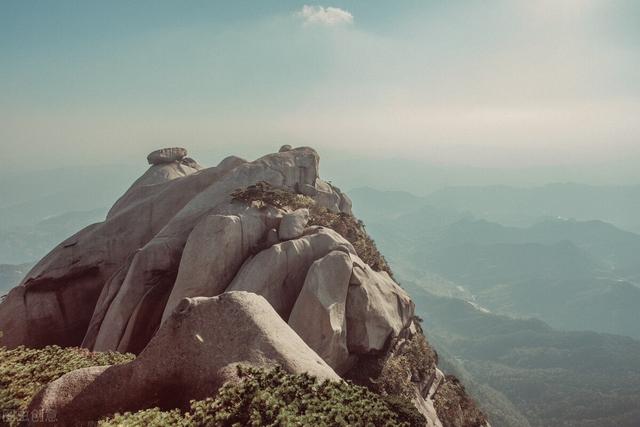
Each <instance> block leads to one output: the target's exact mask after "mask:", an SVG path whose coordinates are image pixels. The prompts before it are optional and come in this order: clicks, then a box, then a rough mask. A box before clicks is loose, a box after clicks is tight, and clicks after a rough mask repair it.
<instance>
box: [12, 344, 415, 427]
mask: <svg viewBox="0 0 640 427" xmlns="http://www.w3.org/2000/svg"><path fill="white" fill-rule="evenodd" d="M133 358H134V356H133V355H132V354H121V353H116V352H108V353H96V352H91V351H88V350H86V349H82V348H76V347H70V348H61V347H58V346H49V347H46V348H43V349H30V348H25V347H18V348H16V349H13V350H7V349H6V348H0V360H1V361H2V362H0V411H1V412H2V414H3V415H4V418H3V423H7V424H8V425H18V424H19V422H20V419H21V418H24V417H23V415H25V414H26V412H25V411H26V409H27V406H28V405H29V402H30V401H31V399H32V398H33V397H34V396H35V395H36V394H37V393H38V391H39V390H40V389H41V388H42V387H43V386H44V385H46V384H47V383H50V382H52V381H54V380H56V379H58V378H59V377H61V376H62V375H64V374H66V373H67V372H70V371H72V370H75V369H79V368H86V367H90V366H102V365H112V364H119V363H126V362H129V361H131V360H133ZM238 376H239V378H240V381H239V382H230V383H227V384H226V385H225V386H223V387H222V389H220V392H219V393H218V394H217V396H215V397H211V398H208V399H205V400H200V401H192V402H191V406H190V408H189V410H188V411H186V412H183V411H181V410H180V409H170V410H161V409H159V408H152V409H147V410H142V411H138V412H135V413H130V412H127V413H124V414H116V415H114V416H113V417H112V418H109V419H105V420H102V421H100V425H101V426H105V427H108V426H122V425H127V426H130V425H134V426H135V425H139V426H143V425H144V426H165V425H175V426H184V427H187V426H188V427H191V426H194V427H195V426H202V425H211V426H234V425H254V426H263V425H315V426H340V425H342V426H347V425H375V426H390V427H391V426H418V425H424V422H425V421H424V417H423V416H422V415H421V414H420V413H419V412H418V411H417V410H416V409H415V407H413V405H412V404H411V402H410V401H408V400H406V399H402V398H398V397H397V396H380V395H378V394H376V393H373V392H371V391H370V390H368V389H367V388H365V387H360V386H357V385H354V384H353V383H351V382H331V381H324V382H319V381H318V380H317V379H316V378H314V377H312V376H310V375H308V374H298V375H294V374H288V373H286V372H285V371H283V370H282V369H281V368H279V367H276V368H273V369H271V370H264V369H257V368H251V367H242V366H238ZM26 415H28V414H26Z"/></svg>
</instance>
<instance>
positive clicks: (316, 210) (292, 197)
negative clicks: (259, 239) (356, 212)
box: [232, 182, 393, 277]
mask: <svg viewBox="0 0 640 427" xmlns="http://www.w3.org/2000/svg"><path fill="white" fill-rule="evenodd" d="M232 197H233V199H234V200H236V201H242V202H245V203H248V204H252V205H254V206H256V207H266V206H273V207H275V208H279V209H288V210H292V211H293V210H296V209H302V208H307V209H309V213H310V218H309V224H308V225H309V226H313V225H320V226H323V227H327V228H331V229H333V230H334V231H336V232H337V233H338V234H340V235H341V236H342V237H344V238H345V239H347V240H348V241H349V243H351V244H352V245H353V248H354V249H355V251H356V253H357V254H358V256H359V257H360V258H361V259H362V260H363V261H364V262H366V263H367V264H368V265H369V266H370V267H371V268H373V269H374V270H375V271H386V272H387V273H389V275H390V276H392V277H393V274H392V272H391V268H390V267H389V264H387V260H386V259H385V258H384V256H383V255H382V254H381V253H380V251H379V250H378V248H377V246H376V244H375V242H374V241H373V239H372V238H371V237H370V236H369V234H367V232H366V230H365V227H364V223H363V222H362V221H360V220H359V219H357V218H356V217H354V216H353V215H349V214H348V213H344V212H332V211H330V210H329V209H327V208H323V207H320V206H318V205H317V204H316V202H315V201H314V200H313V199H312V198H311V197H308V196H305V195H302V194H297V193H293V192H291V191H287V190H284V189H280V188H276V187H273V186H271V185H270V184H268V183H266V182H259V183H257V184H255V185H251V186H249V187H246V188H243V189H239V190H236V191H235V192H234V193H233V194H232Z"/></svg>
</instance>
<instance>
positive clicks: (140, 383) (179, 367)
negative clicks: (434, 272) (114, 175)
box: [0, 146, 438, 425]
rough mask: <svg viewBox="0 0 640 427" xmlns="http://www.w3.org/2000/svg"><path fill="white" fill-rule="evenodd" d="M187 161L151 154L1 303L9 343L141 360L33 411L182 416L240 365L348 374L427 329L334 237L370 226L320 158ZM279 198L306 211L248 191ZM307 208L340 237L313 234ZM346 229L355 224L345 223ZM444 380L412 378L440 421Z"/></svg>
mask: <svg viewBox="0 0 640 427" xmlns="http://www.w3.org/2000/svg"><path fill="white" fill-rule="evenodd" d="M186 155H187V153H186V150H184V149H181V148H171V149H162V150H158V151H155V152H153V153H151V154H150V155H149V162H150V163H151V164H152V166H151V167H150V168H149V169H148V170H147V172H145V174H144V175H143V176H142V177H140V178H139V179H138V180H137V181H136V182H135V183H134V184H133V185H132V186H131V187H130V188H129V189H128V190H127V192H126V193H125V194H124V195H123V196H122V197H121V198H120V199H119V200H118V201H117V202H116V203H115V204H114V206H113V207H112V208H111V210H110V211H109V213H108V215H107V217H106V219H105V221H104V222H101V223H97V224H93V225H90V226H88V227H86V228H85V229H83V230H81V231H79V232H78V233H76V234H75V235H73V236H71V237H70V238H68V239H67V240H65V241H64V242H62V243H61V244H60V245H58V246H57V247H56V248H54V249H53V250H52V251H51V252H50V253H49V254H48V255H47V256H45V257H44V258H43V259H42V260H41V261H40V262H39V263H37V264H36V265H35V266H34V267H33V268H32V270H31V271H30V272H29V273H28V274H27V275H26V276H25V278H24V279H23V281H22V282H21V284H20V285H19V286H17V287H16V288H14V289H13V290H11V291H10V293H9V294H8V295H7V297H6V298H5V299H4V300H3V301H2V302H0V331H2V332H3V334H2V335H0V345H2V346H6V347H9V348H13V347H17V346H19V345H26V346H29V347H42V346H46V345H51V344H57V345H61V346H80V345H81V346H83V347H86V348H88V349H91V350H94V351H110V350H117V351H121V352H133V353H136V354H139V357H138V358H137V359H136V360H135V361H134V362H131V363H128V364H126V365H121V366H113V367H109V368H101V369H98V368H90V369H87V370H80V371H74V372H71V373H69V374H67V375H65V376H63V377H62V378H60V379H59V380H57V381H55V382H53V383H52V384H50V385H49V386H48V387H47V388H46V389H45V390H44V391H43V392H42V393H41V394H40V395H39V396H38V398H37V399H36V400H34V402H33V404H32V407H33V409H55V410H57V411H59V414H60V416H61V417H62V419H63V420H64V419H71V417H76V418H74V419H77V420H93V419H95V418H94V417H95V416H97V415H105V414H110V413H113V412H116V411H120V412H122V411H126V410H137V409H142V408H146V407H149V405H154V406H155V405H157V404H158V402H160V403H162V404H163V405H164V404H166V406H167V407H171V405H182V404H183V403H185V402H183V401H178V400H180V399H183V400H184V399H186V400H187V401H188V400H189V399H197V398H201V397H206V396H209V395H211V394H212V393H214V392H215V390H217V388H218V387H219V386H220V385H221V384H222V383H224V382H225V381H228V380H233V379H234V374H235V371H234V370H233V369H232V365H234V364H237V363H247V364H252V365H257V366H266V365H273V364H280V365H282V366H283V367H284V368H285V369H287V370H288V371H289V372H309V373H311V374H312V375H316V376H319V377H320V378H328V379H339V377H338V376H337V374H340V375H343V374H345V375H346V374H347V373H349V372H351V371H353V370H357V369H358V362H359V361H361V360H365V359H367V358H369V359H371V358H375V357H382V356H383V355H384V354H386V353H385V352H388V351H390V350H389V346H390V343H391V342H393V341H394V340H397V339H398V337H400V336H401V335H402V334H404V335H406V334H410V335H411V334H417V333H418V330H417V329H416V328H415V327H414V324H413V315H414V305H413V302H412V301H411V299H410V298H409V296H408V295H407V294H406V292H405V291H404V290H403V289H402V288H401V287H400V286H398V285H397V284H396V283H395V281H394V280H393V279H392V278H391V277H390V276H389V274H388V273H386V272H384V271H374V269H372V268H371V267H370V266H369V265H367V263H366V262H365V261H363V259H361V258H360V257H359V256H358V253H357V252H356V250H355V248H354V245H352V243H350V241H349V240H347V238H345V237H344V236H350V234H349V233H348V230H346V231H347V232H345V230H342V231H337V230H338V229H340V228H346V227H356V226H357V227H359V225H357V224H358V222H357V221H356V220H355V219H354V218H353V217H351V216H350V215H352V213H351V201H350V200H349V198H348V197H347V196H346V195H345V194H343V193H342V192H341V191H340V190H339V189H338V188H337V187H335V186H333V185H332V184H330V183H328V182H325V181H322V180H321V179H320V177H319V172H318V167H319V156H318V154H317V153H316V152H315V151H314V150H313V149H311V148H308V147H301V148H291V147H288V146H285V147H283V148H282V149H281V150H280V152H278V153H274V154H269V155H267V156H264V157H262V158H260V159H258V160H255V161H253V162H248V161H246V160H243V159H241V158H238V157H233V156H232V157H227V158H226V159H224V160H222V161H221V162H220V163H219V164H218V165H217V166H215V167H211V168H202V167H200V166H199V165H198V164H197V162H195V161H193V160H192V159H189V158H186ZM269 188H271V189H276V190H277V192H275V191H274V193H277V194H280V195H282V194H286V195H287V196H288V197H290V198H291V199H293V200H295V201H298V202H299V203H298V202H296V203H293V202H288V204H279V203H271V204H269V203H265V202H264V200H262V199H250V198H242V197H239V196H238V195H239V194H243V191H242V190H243V189H244V190H246V191H244V194H246V193H248V192H249V191H248V189H253V190H252V191H260V192H262V193H263V194H262V195H264V192H265V191H267V190H265V189H269ZM291 193H295V194H293V195H292V194H291ZM300 195H304V196H307V197H300ZM309 198H311V200H309ZM265 200H267V201H268V200H269V199H268V198H266V199H265ZM287 200H288V199H287ZM300 206H304V208H299V209H296V207H300ZM309 206H311V207H309ZM310 210H311V211H310ZM311 213H313V216H312V217H313V223H314V224H318V223H324V224H329V226H331V227H335V228H336V230H334V229H332V228H328V227H323V226H319V225H313V226H309V225H308V223H309V220H310V217H311ZM323 215H326V216H327V217H328V218H333V219H326V218H325V219H324V222H323V220H322V218H323ZM335 218H340V219H345V218H347V219H349V221H348V222H345V223H344V224H341V227H337V226H336V225H335V223H334V222H332V221H334V220H335ZM346 224H351V225H346ZM351 231H354V230H351ZM357 231H358V233H360V234H362V232H363V230H361V229H359V230H357ZM340 233H342V234H340ZM358 233H355V234H358ZM352 234H354V233H352ZM349 238H350V239H352V241H354V244H356V243H357V244H356V245H355V246H356V247H361V246H358V244H360V245H361V244H362V240H357V239H354V238H353V236H351V237H349ZM372 249H375V248H372ZM373 252H374V253H377V249H375V251H373ZM365 255H367V252H366V251H365ZM365 255H363V257H364V258H365V259H366V258H367V257H366V256H365ZM369 258H372V257H371V256H369ZM369 261H370V262H371V263H372V265H380V264H379V263H378V264H376V262H377V260H375V259H373V260H371V259H370V260H369ZM380 268H384V267H380ZM403 339H406V337H404V338H403ZM336 372H337V374H336ZM433 381H435V377H434V378H421V379H419V381H417V382H416V386H415V387H416V393H417V394H416V399H415V402H416V407H418V408H421V410H422V411H423V412H424V413H425V415H426V416H428V418H429V419H431V420H432V421H433V422H432V423H431V424H430V425H438V423H437V422H436V421H434V420H437V415H436V414H435V412H434V409H433V403H432V397H433V396H432V395H433V393H434V392H432V391H430V390H431V389H432V388H433V387H436V388H437V385H436V386H434V385H433ZM172 399H173V400H172ZM176 399H177V400H176ZM434 417H435V418H434ZM430 422H431V421H430Z"/></svg>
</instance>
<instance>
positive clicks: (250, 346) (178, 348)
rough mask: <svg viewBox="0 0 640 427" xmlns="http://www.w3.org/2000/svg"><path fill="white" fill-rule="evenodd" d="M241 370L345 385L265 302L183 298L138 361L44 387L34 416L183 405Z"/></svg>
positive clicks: (79, 418)
mask: <svg viewBox="0 0 640 427" xmlns="http://www.w3.org/2000/svg"><path fill="white" fill-rule="evenodd" d="M237 364H243V365H251V366H257V367H268V366H274V365H280V366H282V367H283V368H284V369H285V370H286V371H288V372H291V373H303V372H307V373H309V374H311V375H314V376H316V377H318V378H320V379H329V380H336V381H339V380H340V377H339V376H338V375H337V374H336V373H335V372H334V371H333V370H332V369H331V368H330V367H329V366H328V365H327V364H326V363H325V362H324V361H323V360H322V359H321V358H320V357H319V356H318V355H317V354H316V353H314V352H313V350H311V349H310V348H309V346H308V345H307V344H305V342H304V341H303V340H302V339H301V338H300V337H299V336H298V335H296V333H295V332H294V331H293V330H292V329H291V328H290V327H289V326H288V325H287V324H286V323H285V322H284V321H283V320H282V319H281V318H280V317H279V316H278V315H277V313H276V312H275V311H274V310H273V308H272V307H271V306H270V305H269V304H268V303H267V301H266V300H265V299H264V298H262V297H260V296H258V295H256V294H252V293H248V292H229V293H224V294H222V295H220V296H218V297H212V298H193V299H185V300H183V301H182V302H181V303H180V304H179V305H178V307H177V308H176V310H175V311H174V312H173V314H172V315H171V317H169V318H168V319H167V321H166V322H165V323H164V324H163V325H162V327H161V328H160V330H159V331H158V333H157V334H156V335H155V337H154V338H153V339H152V340H151V342H150V343H149V345H148V346H147V347H146V349H145V350H144V351H143V352H142V353H141V354H140V355H139V356H138V358H136V359H135V360H134V361H132V362H130V363H127V364H125V365H117V366H112V367H109V368H106V369H105V368H89V369H82V370H78V371H72V372H70V373H68V374H66V375H64V376H62V377H61V378H59V379H58V380H56V381H54V382H53V383H51V384H49V385H47V386H46V387H45V388H44V389H43V390H42V391H41V392H40V393H39V394H38V395H37V396H36V397H35V398H34V400H33V401H32V403H31V405H30V407H29V411H33V410H36V411H49V412H51V411H55V413H56V415H57V418H58V422H60V423H71V422H73V423H78V422H86V421H95V420H97V419H99V418H101V417H104V416H107V415H109V414H113V413H115V412H124V411H136V410H140V409H145V408H148V407H151V406H157V405H160V406H168V407H180V406H184V405H187V404H188V401H189V400H190V399H203V398H205V397H208V396H212V395H214V394H215V392H216V391H217V390H218V389H219V388H220V386H222V385H223V384H224V383H225V382H227V381H230V380H234V379H235V378H236V372H235V366H236V365H237Z"/></svg>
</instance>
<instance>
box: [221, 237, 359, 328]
mask: <svg viewBox="0 0 640 427" xmlns="http://www.w3.org/2000/svg"><path fill="white" fill-rule="evenodd" d="M306 233H308V234H306V235H304V236H302V237H300V238H299V239H295V240H287V241H285V242H282V243H278V244H276V245H273V246H271V247H270V248H268V249H265V250H263V251H262V252H260V253H259V254H257V255H256V256H255V257H253V258H251V259H249V260H248V261H247V262H246V263H245V264H244V265H243V266H242V267H241V268H240V271H239V272H238V274H237V275H236V277H235V278H234V279H233V281H232V282H231V284H230V285H229V287H228V290H230V291H249V292H254V293H256V294H259V295H262V296H264V297H265V298H266V299H267V301H269V303H270V304H271V305H272V306H273V308H274V309H275V310H276V311H277V312H278V314H280V316H282V318H283V319H285V320H287V319H288V318H289V314H290V313H291V309H292V308H293V305H294V303H295V302H296V299H297V298H298V294H299V293H300V290H301V289H302V285H303V284H304V280H305V277H306V276H307V271H308V270H309V267H311V264H313V262H314V261H316V260H318V259H320V258H322V257H323V256H325V255H327V254H328V253H329V252H332V251H336V250H339V251H343V252H345V253H351V254H354V255H355V250H354V249H353V246H351V243H349V242H348V241H347V240H345V239H344V238H343V237H342V236H340V235H339V234H338V233H336V232H335V231H333V230H332V229H330V228H323V227H309V228H308V229H307V231H306Z"/></svg>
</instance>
